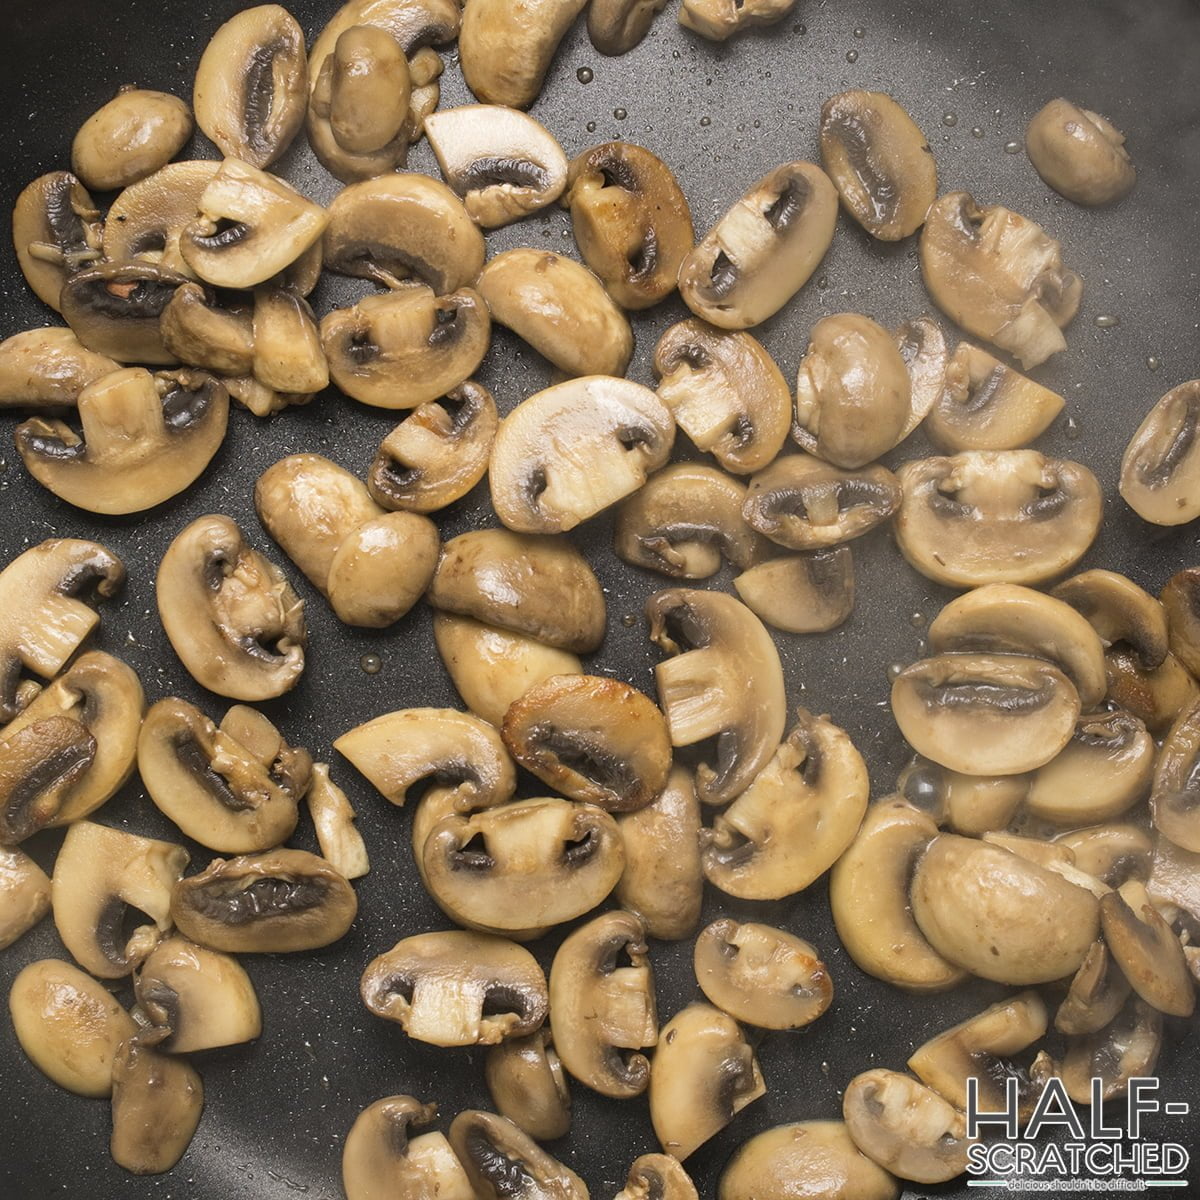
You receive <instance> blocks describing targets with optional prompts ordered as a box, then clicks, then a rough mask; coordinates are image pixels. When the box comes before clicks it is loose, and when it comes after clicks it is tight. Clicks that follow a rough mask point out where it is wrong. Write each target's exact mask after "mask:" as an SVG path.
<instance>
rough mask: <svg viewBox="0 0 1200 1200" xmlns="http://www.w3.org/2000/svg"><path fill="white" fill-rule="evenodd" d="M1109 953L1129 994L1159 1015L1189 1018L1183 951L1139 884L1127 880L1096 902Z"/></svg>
mask: <svg viewBox="0 0 1200 1200" xmlns="http://www.w3.org/2000/svg"><path fill="white" fill-rule="evenodd" d="M1100 922H1101V928H1102V929H1103V931H1104V940H1105V941H1106V942H1107V943H1108V949H1109V952H1110V953H1111V954H1112V956H1113V959H1114V961H1115V962H1116V963H1117V965H1118V966H1119V967H1120V968H1121V970H1122V972H1123V973H1124V975H1125V978H1126V979H1128V980H1129V982H1130V984H1131V985H1132V987H1133V990H1134V991H1135V992H1137V994H1138V995H1139V996H1140V997H1141V998H1142V999H1143V1000H1145V1002H1146V1003H1147V1004H1149V1005H1151V1006H1152V1007H1154V1008H1156V1009H1158V1011H1159V1012H1164V1013H1168V1014H1170V1015H1171V1016H1175V1017H1190V1016H1191V1015H1192V1010H1193V1009H1194V1008H1195V1005H1196V989H1195V986H1194V984H1193V983H1192V978H1191V975H1190V973H1189V971H1188V967H1187V960H1186V959H1185V958H1184V956H1183V947H1182V946H1181V945H1180V943H1179V938H1178V937H1176V936H1175V933H1174V931H1173V930H1172V929H1171V926H1170V925H1168V924H1167V922H1166V920H1165V919H1164V918H1163V916H1162V914H1161V913H1159V911H1158V909H1156V908H1155V907H1154V905H1153V904H1152V903H1151V901H1150V897H1149V896H1148V895H1147V893H1146V887H1145V885H1144V884H1142V883H1140V882H1138V881H1137V880H1134V879H1130V880H1128V881H1127V882H1125V883H1123V884H1121V886H1120V888H1119V889H1118V890H1117V891H1115V892H1109V893H1108V894H1107V895H1106V896H1105V897H1104V898H1103V899H1102V900H1101V901H1100Z"/></svg>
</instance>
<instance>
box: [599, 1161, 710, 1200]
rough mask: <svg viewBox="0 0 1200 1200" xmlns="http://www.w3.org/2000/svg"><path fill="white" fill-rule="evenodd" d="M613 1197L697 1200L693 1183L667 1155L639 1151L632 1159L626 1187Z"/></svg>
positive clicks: (629, 1199)
mask: <svg viewBox="0 0 1200 1200" xmlns="http://www.w3.org/2000/svg"><path fill="white" fill-rule="evenodd" d="M614 1200H699V1193H697V1191H696V1185H695V1184H694V1183H692V1181H691V1179H690V1178H688V1173H687V1172H686V1171H685V1170H684V1169H683V1167H682V1166H681V1165H680V1163H679V1160H678V1159H676V1158H672V1157H671V1156H670V1155H669V1154H642V1155H639V1156H638V1157H637V1158H635V1159H634V1160H633V1162H632V1163H631V1164H630V1167H629V1174H628V1175H627V1176H626V1178H625V1186H624V1187H623V1188H622V1189H621V1190H620V1191H619V1192H618V1193H617V1195H616V1196H615V1197H614Z"/></svg>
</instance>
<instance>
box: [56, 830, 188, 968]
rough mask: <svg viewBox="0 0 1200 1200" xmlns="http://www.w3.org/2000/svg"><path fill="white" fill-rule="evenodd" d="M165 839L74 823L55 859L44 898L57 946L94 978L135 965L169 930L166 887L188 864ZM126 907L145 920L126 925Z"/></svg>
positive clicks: (168, 888)
mask: <svg viewBox="0 0 1200 1200" xmlns="http://www.w3.org/2000/svg"><path fill="white" fill-rule="evenodd" d="M188 859H189V855H188V852H187V851H186V850H185V849H184V848H183V847H182V846H178V845H175V844H174V843H172V842H160V841H156V840H154V839H152V838H144V837H138V836H137V835H135V834H132V833H126V832H125V831H124V830H121V829H112V828H110V827H108V826H106V825H97V824H96V823H95V822H93V821H76V822H75V823H74V824H73V825H72V826H71V827H70V828H69V829H68V830H67V836H66V838H65V839H64V840H63V844H62V849H61V850H60V851H59V852H58V858H57V859H56V860H55V862H54V880H53V886H52V890H51V899H52V902H53V905H54V924H55V926H56V927H57V929H58V935H59V937H61V938H62V940H63V945H64V946H66V948H67V949H68V950H69V951H70V952H71V954H72V956H73V957H74V958H75V960H76V961H77V962H78V963H79V965H80V966H82V967H84V968H86V969H87V970H88V971H90V972H91V973H92V974H93V975H96V976H98V977H99V978H101V979H120V978H121V977H122V976H123V975H128V974H129V973H130V971H132V970H134V969H135V968H136V967H137V966H138V965H139V964H140V963H141V962H142V961H143V959H145V958H146V956H147V955H148V954H149V953H150V951H151V950H153V949H154V947H155V946H156V945H157V944H158V942H159V940H160V938H161V937H162V936H163V935H164V934H165V933H166V932H167V930H169V929H170V928H171V891H172V888H173V887H174V886H175V884H176V883H177V882H178V880H179V879H180V877H181V876H182V875H183V869H184V867H186V866H187V864H188ZM127 910H135V911H136V912H137V913H139V914H141V915H144V916H146V917H148V918H149V920H150V922H151V923H150V924H142V925H139V926H137V927H136V928H134V929H133V930H132V932H131V931H130V930H129V928H128V926H129V924H130V923H129V922H127V921H126V917H127V915H128V913H127Z"/></svg>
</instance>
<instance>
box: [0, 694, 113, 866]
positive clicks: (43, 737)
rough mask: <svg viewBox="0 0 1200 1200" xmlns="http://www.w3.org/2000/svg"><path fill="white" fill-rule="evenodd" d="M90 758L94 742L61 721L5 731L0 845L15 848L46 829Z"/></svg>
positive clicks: (0, 739) (0, 749) (0, 742)
mask: <svg viewBox="0 0 1200 1200" xmlns="http://www.w3.org/2000/svg"><path fill="white" fill-rule="evenodd" d="M26 711H28V710H26ZM18 720H20V718H18ZM95 758H96V739H95V738H94V737H92V735H91V734H90V733H89V732H88V730H87V729H85V728H84V726H83V725H82V724H80V722H78V721H75V720H73V719H72V718H70V717H67V716H59V715H50V716H44V717H41V718H40V719H39V718H38V717H36V716H34V717H33V718H30V719H28V720H27V721H25V722H23V723H22V724H21V725H20V726H19V727H18V728H17V729H13V730H9V729H6V730H5V731H4V733H3V735H2V736H0V845H3V846H15V845H17V843H19V842H23V841H24V840H25V839H26V838H27V837H29V836H30V835H31V834H34V833H37V831H38V830H39V829H44V828H45V827H46V826H47V825H49V824H50V823H51V822H52V821H53V820H54V819H55V818H56V817H57V816H58V815H59V813H60V812H61V811H62V808H63V804H64V802H65V798H66V795H67V793H68V792H69V791H70V790H71V788H73V787H75V786H77V785H78V784H79V783H80V781H81V780H82V779H83V778H84V777H85V776H86V775H87V772H88V771H89V770H90V769H91V766H92V763H93V762H94V761H95Z"/></svg>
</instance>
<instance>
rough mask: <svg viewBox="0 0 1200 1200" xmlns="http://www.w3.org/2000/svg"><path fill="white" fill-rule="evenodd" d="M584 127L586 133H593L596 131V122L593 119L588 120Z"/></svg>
mask: <svg viewBox="0 0 1200 1200" xmlns="http://www.w3.org/2000/svg"><path fill="white" fill-rule="evenodd" d="M584 129H586V130H587V131H588V133H595V132H596V122H595V121H589V122H588V123H587V124H586V125H585V126H584Z"/></svg>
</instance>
